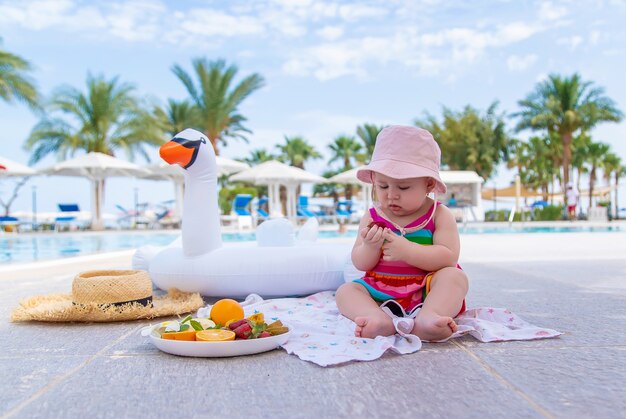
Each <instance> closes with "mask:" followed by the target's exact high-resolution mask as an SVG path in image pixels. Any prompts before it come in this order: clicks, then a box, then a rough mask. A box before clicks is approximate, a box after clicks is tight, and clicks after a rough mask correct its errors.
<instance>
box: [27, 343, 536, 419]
mask: <svg viewBox="0 0 626 419" xmlns="http://www.w3.org/2000/svg"><path fill="white" fill-rule="evenodd" d="M103 389H106V391H102V390H103ZM495 394H497V395H498V397H497V398H496V397H494V395H495ZM87 400H88V406H87V405H86V402H85V401H87ZM148 400H149V403H148V402H147V401H148ZM477 401H480V402H477ZM86 410H88V411H89V412H92V413H93V412H98V415H101V416H103V417H117V416H120V415H121V416H125V417H133V416H137V415H141V416H146V415H148V416H150V415H157V414H158V415H159V416H161V417H189V416H191V417H195V416H205V417H216V416H218V415H220V416H229V417H243V416H252V417H289V418H291V417H311V416H319V417H348V416H350V417H355V416H356V417H363V416H372V415H374V416H377V415H378V416H385V415H388V416H394V417H396V416H399V417H415V416H424V415H427V416H428V417H460V416H462V417H485V416H505V415H506V416H511V415H510V413H511V412H515V414H514V415H512V416H513V417H539V414H538V412H536V411H535V410H533V408H532V407H531V406H530V405H529V403H528V402H527V401H526V400H524V399H523V398H520V397H519V395H517V394H515V393H514V392H513V391H510V390H509V388H507V387H506V386H503V384H502V382H501V381H500V380H497V379H495V378H493V377H492V376H490V375H489V373H488V372H487V371H486V370H485V369H484V368H482V367H481V366H480V365H479V364H477V363H476V362H475V361H474V360H473V359H471V358H470V357H468V356H467V354H466V353H464V352H463V351H461V350H456V351H438V352H436V351H431V352H420V353H416V354H412V355H404V356H399V355H388V356H384V357H383V358H382V359H380V360H377V361H375V362H362V363H351V364H348V365H344V366H341V367H334V368H321V367H318V366H316V365H314V364H311V363H308V362H304V361H301V360H299V359H298V358H296V357H295V356H289V355H287V354H286V353H284V352H282V351H279V350H276V351H271V352H268V353H264V354H259V355H256V356H248V357H238V358H221V359H217V358H216V359H204V358H183V357H172V356H169V355H166V354H159V355H156V356H146V355H137V356H133V355H131V356H120V355H115V356H110V357H99V358H98V359H97V360H95V361H94V362H92V363H90V364H89V365H87V366H86V367H85V368H83V369H81V370H80V371H78V372H77V373H76V374H74V375H73V376H72V377H71V378H70V379H68V380H67V381H65V382H63V383H62V384H61V385H58V386H56V387H55V388H53V389H51V390H50V391H49V392H47V393H46V394H44V395H43V396H41V398H40V399H39V400H37V401H36V402H33V403H31V404H30V405H28V406H27V407H26V408H24V410H23V411H21V412H20V414H22V415H24V416H29V417H30V416H39V415H49V416H53V417H55V416H59V415H61V414H62V415H64V416H66V417H73V416H80V415H83V414H84V413H85V411H86Z"/></svg>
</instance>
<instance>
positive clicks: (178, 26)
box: [0, 0, 626, 213]
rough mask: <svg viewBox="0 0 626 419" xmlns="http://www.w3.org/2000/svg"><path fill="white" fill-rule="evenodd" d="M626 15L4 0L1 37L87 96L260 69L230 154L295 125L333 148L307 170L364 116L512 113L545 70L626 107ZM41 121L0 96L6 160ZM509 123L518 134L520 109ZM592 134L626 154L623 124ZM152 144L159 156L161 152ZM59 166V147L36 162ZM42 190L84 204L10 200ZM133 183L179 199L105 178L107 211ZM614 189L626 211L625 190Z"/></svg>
mask: <svg viewBox="0 0 626 419" xmlns="http://www.w3.org/2000/svg"><path fill="white" fill-rule="evenodd" d="M623 22H626V2H625V1H618V0H614V1H602V0H598V1H591V0H590V1H528V0H510V1H507V0H493V1H484V0H474V1H465V2H463V1H443V0H415V1H408V0H380V1H377V0H372V1H354V2H350V1H329V0H322V1H314V0H257V1H239V0H230V1H195V0H190V1H147V0H145V1H132V0H131V1H129V0H125V1H119V0H110V1H91V2H90V1H79V0H54V1H53V0H40V1H28V0H23V1H17V0H15V1H5V0H0V38H2V44H1V45H0V48H2V49H4V50H6V51H9V52H11V53H13V54H17V55H19V56H21V57H22V58H24V59H26V60H28V61H29V62H30V63H31V64H32V65H33V67H34V71H33V73H32V78H33V79H34V80H35V81H36V83H37V86H38V88H39V89H40V91H41V92H42V93H43V95H44V96H45V97H49V96H50V94H51V93H52V92H53V91H54V90H55V89H56V88H58V87H60V86H63V85H70V86H73V87H76V88H78V89H80V90H82V91H84V90H85V85H86V79H87V75H88V74H89V73H91V74H93V75H103V76H104V77H106V78H107V79H111V78H113V77H116V76H119V78H120V80H121V81H122V82H125V83H131V84H133V85H134V86H135V88H136V90H135V92H136V94H137V95H138V96H140V97H145V98H151V99H153V100H158V101H160V102H161V103H165V102H166V100H167V99H168V98H173V99H177V100H181V99H184V98H186V97H187V94H186V90H185V89H184V87H183V85H182V83H181V82H180V81H179V80H178V79H177V78H176V76H175V75H174V74H173V72H172V66H173V65H175V64H178V65H180V66H182V67H183V68H185V69H186V70H187V71H188V72H190V73H191V72H192V68H191V61H192V60H193V59H195V58H207V59H208V60H216V59H224V60H226V62H227V63H228V64H235V65H236V66H237V67H238V68H239V72H238V77H237V79H236V80H240V79H241V78H243V77H245V76H247V75H250V74H252V73H258V74H260V75H261V76H263V78H264V79H265V87H263V88H262V89H260V90H258V91H257V92H255V93H253V94H252V95H251V96H250V97H249V98H248V99H246V100H245V101H244V102H243V103H242V105H241V107H240V112H241V113H242V114H243V115H245V116H246V117H247V118H248V121H247V122H246V126H247V127H248V128H249V129H250V130H252V132H253V133H252V134H251V135H249V137H248V138H249V143H248V144H246V143H244V142H241V141H236V140H231V141H230V142H229V144H228V145H227V146H226V147H222V148H221V154H222V155H223V156H225V157H229V158H243V157H245V156H247V155H248V154H249V150H251V149H257V148H266V149H268V150H269V151H270V152H277V149H276V147H275V145H276V144H278V143H284V137H285V136H296V135H298V136H302V137H304V138H305V139H306V140H307V141H308V142H309V143H310V144H312V145H313V146H314V147H316V149H317V150H318V151H319V152H320V153H322V154H323V155H324V158H323V159H321V160H316V161H312V162H309V163H307V166H306V168H307V169H308V170H310V171H312V172H315V173H318V174H321V173H322V172H323V171H324V170H325V169H327V168H328V167H329V164H328V160H329V158H330V152H329V149H328V144H329V143H330V142H331V141H332V140H333V139H334V138H336V137H337V136H339V135H354V134H355V130H356V127H357V126H358V125H362V124H364V123H373V124H377V125H388V124H413V122H414V121H415V119H416V118H420V117H423V116H424V115H425V112H428V113H430V114H431V115H434V116H436V117H438V118H440V117H441V114H442V109H443V107H444V106H445V107H447V108H449V109H452V110H456V111H460V110H462V109H463V108H464V107H465V106H466V105H471V106H473V107H474V108H476V109H478V110H480V111H481V112H484V111H485V110H486V109H487V108H488V107H489V105H490V104H491V103H493V102H494V101H499V107H498V109H499V111H500V112H505V113H507V114H510V113H513V112H516V111H519V107H518V101H519V100H521V99H523V98H525V97H526V96H527V95H528V94H529V93H530V92H532V91H533V89H534V88H535V86H536V84H537V83H539V82H541V81H542V80H545V78H546V77H547V75H549V74H559V75H562V76H571V75H573V74H574V73H579V74H580V75H581V76H582V78H583V80H585V81H591V82H593V83H594V86H598V87H602V88H604V89H605V94H606V96H608V97H610V98H611V99H613V100H614V101H615V103H616V105H617V107H618V108H619V109H620V110H622V112H625V113H626V83H624V71H625V70H626V27H625V25H624V24H623ZM38 121H39V116H37V115H35V114H34V113H33V112H31V111H30V110H29V109H28V108H27V107H26V106H24V105H22V104H7V103H5V102H2V101H0V128H1V129H0V155H2V156H4V157H6V158H9V159H12V160H15V161H17V162H20V163H26V162H27V161H28V159H29V153H28V152H27V151H25V150H24V147H23V146H24V143H25V141H26V139H27V138H28V136H29V134H30V132H31V130H32V128H33V126H34V125H35V124H36V123H37V122H38ZM506 121H507V125H508V128H509V129H510V130H511V133H513V128H514V126H515V119H513V118H508V117H507V119H506ZM530 134H531V133H530V132H522V133H518V134H515V135H517V137H518V138H522V139H523V138H527V137H528V136H529V135H530ZM591 134H592V138H593V140H594V141H601V142H605V143H608V144H610V146H611V148H612V151H613V152H615V153H616V154H618V155H619V156H620V157H621V158H622V160H624V161H626V121H622V122H620V123H605V124H601V125H599V126H598V127H597V128H596V129H594V131H592V133H591ZM150 155H151V159H152V160H153V161H158V151H157V149H156V148H155V149H151V150H150ZM119 157H122V158H125V156H124V155H123V154H122V155H120V156H119ZM54 162H55V158H54V156H50V157H47V158H45V159H43V160H42V161H40V162H39V163H37V164H36V165H35V166H34V167H46V166H50V165H52V164H53V163H54ZM135 162H136V163H139V164H145V163H146V162H145V161H143V160H142V159H137V160H136V161H135ZM331 167H332V165H331ZM512 177H513V173H512V172H511V171H509V170H506V169H505V168H503V167H500V168H499V170H498V172H497V173H496V174H495V175H494V176H493V177H492V179H488V180H487V181H486V185H487V186H488V187H493V185H494V184H495V185H496V186H497V187H504V186H508V185H509V183H510V182H511V180H512ZM583 182H587V181H586V180H585V179H583ZM624 183H626V182H624V181H623V182H622V184H624ZM33 187H35V188H36V193H37V209H38V211H43V212H46V211H55V210H56V204H57V203H60V202H76V203H78V204H79V205H80V206H81V209H85V210H88V209H89V202H90V195H89V194H90V186H89V184H88V182H87V181H86V180H84V179H79V178H67V177H35V178H32V179H31V180H30V181H29V182H28V183H27V184H26V185H25V186H24V187H23V188H22V190H21V193H20V195H19V197H18V198H17V199H16V201H15V203H14V204H13V206H12V207H11V210H12V211H20V210H24V211H28V210H30V209H31V196H32V191H33V189H34V188H33ZM135 190H137V191H138V194H139V201H140V202H151V203H153V204H156V203H159V202H161V201H165V200H169V199H172V198H173V197H174V189H173V186H172V185H170V184H169V183H167V182H156V181H142V180H135V179H128V178H127V179H123V178H111V179H109V180H107V183H106V190H105V193H106V198H105V205H104V211H105V212H110V213H116V212H119V211H117V210H116V208H115V206H116V205H121V206H124V207H132V205H133V202H134V191H135ZM11 191H12V183H11V182H7V181H3V182H2V183H1V184H0V193H1V194H2V196H3V197H6V196H7V195H8V194H10V192H11ZM620 195H621V196H620V206H626V190H624V188H623V187H622V188H620Z"/></svg>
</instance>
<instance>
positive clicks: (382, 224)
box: [367, 221, 387, 228]
mask: <svg viewBox="0 0 626 419" xmlns="http://www.w3.org/2000/svg"><path fill="white" fill-rule="evenodd" d="M374 226H378V227H380V228H385V227H387V225H386V224H385V223H384V222H382V221H372V222H371V223H369V224H368V225H367V228H372V227H374Z"/></svg>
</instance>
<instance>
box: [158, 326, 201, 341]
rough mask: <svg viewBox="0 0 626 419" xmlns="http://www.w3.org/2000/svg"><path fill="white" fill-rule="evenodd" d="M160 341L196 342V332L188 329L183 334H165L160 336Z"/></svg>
mask: <svg viewBox="0 0 626 419" xmlns="http://www.w3.org/2000/svg"><path fill="white" fill-rule="evenodd" d="M161 339H168V340H196V331H195V330H193V328H189V329H187V330H185V331H184V332H167V333H163V334H161Z"/></svg>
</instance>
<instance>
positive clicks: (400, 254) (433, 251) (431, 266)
mask: <svg viewBox="0 0 626 419" xmlns="http://www.w3.org/2000/svg"><path fill="white" fill-rule="evenodd" d="M435 226H436V228H435V234H434V236H433V245H432V246H424V245H421V244H418V243H412V242H410V241H409V240H407V239H406V238H405V237H400V236H397V235H395V234H394V233H393V232H391V231H389V230H387V231H385V236H384V237H385V240H386V241H387V242H386V243H385V245H384V246H383V254H384V256H383V259H385V260H403V261H405V262H406V263H408V264H410V265H413V266H418V267H419V268H421V269H423V270H425V271H433V272H434V271H438V270H440V269H442V268H445V267H447V266H451V267H455V266H456V264H457V262H458V260H459V252H460V249H461V244H460V239H459V232H458V230H457V227H456V220H455V219H454V215H453V214H452V212H451V211H450V210H449V209H448V208H447V207H445V206H444V205H439V206H438V207H437V212H436V213H435Z"/></svg>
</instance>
